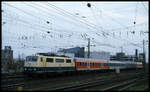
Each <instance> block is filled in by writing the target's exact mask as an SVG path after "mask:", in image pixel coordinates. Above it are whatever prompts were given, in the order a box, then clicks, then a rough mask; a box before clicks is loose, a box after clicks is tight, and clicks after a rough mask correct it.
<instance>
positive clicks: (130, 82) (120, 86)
mask: <svg viewBox="0 0 150 92" xmlns="http://www.w3.org/2000/svg"><path fill="white" fill-rule="evenodd" d="M138 80H141V78H135V79H129V80H127V81H124V82H123V83H119V84H116V85H113V86H111V87H108V88H105V89H103V90H102V91H114V90H115V91H116V90H117V91H122V90H124V89H126V88H128V87H131V86H133V85H136V84H137V81H138ZM144 80H145V78H144Z"/></svg>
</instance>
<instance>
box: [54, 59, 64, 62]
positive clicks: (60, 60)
mask: <svg viewBox="0 0 150 92" xmlns="http://www.w3.org/2000/svg"><path fill="white" fill-rule="evenodd" d="M56 62H58V63H64V59H56Z"/></svg>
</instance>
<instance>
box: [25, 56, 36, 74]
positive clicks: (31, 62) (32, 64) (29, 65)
mask: <svg viewBox="0 0 150 92" xmlns="http://www.w3.org/2000/svg"><path fill="white" fill-rule="evenodd" d="M37 61H38V56H27V57H26V61H25V63H24V73H31V72H34V71H36V67H37Z"/></svg>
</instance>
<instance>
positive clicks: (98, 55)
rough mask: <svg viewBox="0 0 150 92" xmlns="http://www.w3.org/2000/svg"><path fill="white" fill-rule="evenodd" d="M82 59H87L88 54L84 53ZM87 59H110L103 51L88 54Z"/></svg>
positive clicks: (108, 54) (107, 53)
mask: <svg viewBox="0 0 150 92" xmlns="http://www.w3.org/2000/svg"><path fill="white" fill-rule="evenodd" d="M84 57H85V58H88V52H85V55H84ZM89 58H94V59H105V60H109V59H110V53H109V52H105V51H100V52H97V51H93V52H90V57H89Z"/></svg>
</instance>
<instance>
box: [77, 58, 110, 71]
mask: <svg viewBox="0 0 150 92" xmlns="http://www.w3.org/2000/svg"><path fill="white" fill-rule="evenodd" d="M75 68H76V70H101V69H108V62H107V61H106V60H100V59H86V58H76V59H75Z"/></svg>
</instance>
